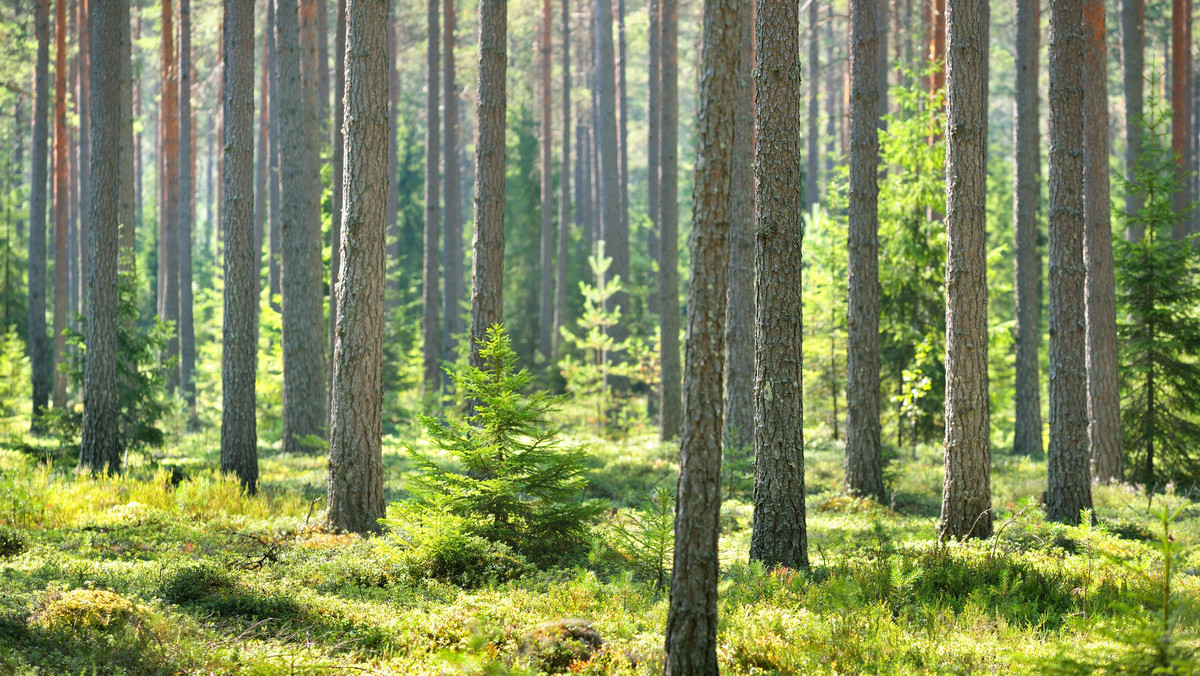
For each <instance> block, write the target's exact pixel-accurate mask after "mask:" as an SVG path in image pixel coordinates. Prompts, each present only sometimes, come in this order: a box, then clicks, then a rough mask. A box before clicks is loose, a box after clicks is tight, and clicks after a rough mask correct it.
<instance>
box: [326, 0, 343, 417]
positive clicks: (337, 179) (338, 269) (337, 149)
mask: <svg viewBox="0 0 1200 676" xmlns="http://www.w3.org/2000/svg"><path fill="white" fill-rule="evenodd" d="M334 25H335V26H336V37H335V39H334V47H335V49H334V54H333V57H334V68H333V72H334V84H333V153H332V154H333V159H332V161H331V165H332V166H331V169H332V171H331V172H330V174H331V176H332V184H333V185H332V186H331V187H332V191H331V192H332V197H333V213H332V214H330V236H329V239H330V247H329V248H330V252H329V354H330V358H331V359H332V355H333V349H334V347H335V346H336V344H337V299H338V293H337V286H338V280H339V279H341V274H342V206H343V203H344V201H345V197H344V193H343V192H342V190H343V188H344V187H345V186H344V184H343V183H342V174H343V173H345V167H346V147H345V145H346V141H345V135H344V134H343V133H342V125H344V124H345V122H346V106H345V105H344V102H343V99H344V97H345V95H346V0H337V16H336V23H335V24H334ZM329 392H330V396H329V404H330V409H329V416H330V420H332V419H333V368H330V369H329Z"/></svg>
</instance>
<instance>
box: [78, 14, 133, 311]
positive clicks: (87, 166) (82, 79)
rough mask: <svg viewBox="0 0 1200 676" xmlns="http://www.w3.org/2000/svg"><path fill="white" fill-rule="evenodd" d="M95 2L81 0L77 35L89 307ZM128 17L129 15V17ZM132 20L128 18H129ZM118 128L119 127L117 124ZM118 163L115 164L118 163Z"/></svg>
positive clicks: (83, 278)
mask: <svg viewBox="0 0 1200 676" xmlns="http://www.w3.org/2000/svg"><path fill="white" fill-rule="evenodd" d="M90 5H91V2H90V0H83V1H82V2H80V3H79V19H78V22H77V30H78V33H77V35H78V36H79V95H78V97H77V98H76V101H78V115H79V164H78V186H79V199H78V202H77V204H79V289H80V302H81V303H82V304H83V307H84V308H86V307H87V295H88V287H87V280H88V275H89V272H88V260H89V259H88V257H89V255H90V253H89V246H90V244H89V242H90V241H91V240H90V230H91V219H90V216H91V214H90V212H91V206H90V204H91V203H90V199H91V194H92V168H91V167H92V129H91V127H92V119H91V80H92V78H91V73H90V72H89V71H90V70H91V60H90V59H89V56H90V55H89V53H88V52H89V51H90V49H91V44H90V40H89V38H90V37H91V32H90V29H89V28H88V24H89V23H90V21H91V18H90V16H89V10H90ZM127 18H128V17H127ZM127 23H128V22H127ZM116 42H117V46H118V48H119V47H120V41H119V40H117V41H116ZM116 58H117V59H118V60H117V61H116V62H115V63H117V64H120V61H119V59H120V56H117V57H116ZM118 110H119V109H118ZM114 129H115V127H114ZM114 166H115V165H114Z"/></svg>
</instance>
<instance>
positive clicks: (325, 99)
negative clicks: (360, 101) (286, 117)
mask: <svg viewBox="0 0 1200 676" xmlns="http://www.w3.org/2000/svg"><path fill="white" fill-rule="evenodd" d="M314 5H315V7H316V12H315V14H316V20H317V24H316V38H317V81H316V94H317V122H318V124H317V128H318V129H320V131H321V139H322V140H321V143H322V145H324V143H325V141H326V140H327V139H329V0H314ZM339 100H340V97H339ZM330 180H331V181H332V182H336V181H337V179H336V178H332V179H330ZM329 288H330V293H332V291H333V287H332V286H331V287H329ZM330 316H331V317H332V316H333V315H330ZM331 323H332V322H331Z"/></svg>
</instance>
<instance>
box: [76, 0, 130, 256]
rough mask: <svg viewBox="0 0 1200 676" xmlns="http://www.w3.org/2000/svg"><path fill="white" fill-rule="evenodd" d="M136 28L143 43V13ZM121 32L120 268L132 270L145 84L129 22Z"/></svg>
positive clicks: (119, 36) (118, 202)
mask: <svg viewBox="0 0 1200 676" xmlns="http://www.w3.org/2000/svg"><path fill="white" fill-rule="evenodd" d="M92 1H94V0H89V2H92ZM134 9H135V6H131V7H130V13H132V12H133V11H134ZM134 27H135V30H136V31H137V36H138V38H139V39H140V38H141V32H142V20H141V13H140V12H139V13H138V17H137V20H136V21H135V23H134ZM118 28H119V29H120V32H119V33H118V40H119V41H120V49H121V126H120V135H121V137H120V145H121V150H120V152H121V158H120V167H119V168H118V171H120V172H121V177H120V191H121V192H120V195H118V201H117V222H118V223H120V224H121V233H120V246H121V253H120V259H119V260H118V261H117V265H118V266H124V265H126V264H128V265H129V266H130V268H131V269H132V268H133V267H134V249H135V248H136V244H137V237H136V235H137V226H138V225H139V223H140V221H141V218H142V172H141V168H142V159H141V158H142V145H141V142H142V137H141V135H140V134H139V135H138V136H137V138H136V140H135V138H134V133H133V121H134V120H135V119H137V117H138V114H135V113H134V106H135V105H136V106H137V109H138V111H139V113H140V110H141V94H142V84H141V79H140V78H136V79H135V78H134V77H133V36H132V34H131V30H130V26H129V21H123V22H121V24H120V26H119V27H118Z"/></svg>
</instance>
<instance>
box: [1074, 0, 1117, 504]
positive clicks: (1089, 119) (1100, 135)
mask: <svg viewBox="0 0 1200 676" xmlns="http://www.w3.org/2000/svg"><path fill="white" fill-rule="evenodd" d="M1083 34H1084V41H1085V46H1084V59H1083V87H1084V91H1083V107H1084V111H1085V112H1084V118H1083V164H1084V174H1083V200H1084V205H1083V208H1084V219H1085V224H1084V227H1085V233H1084V239H1083V263H1084V267H1086V268H1087V281H1086V284H1087V287H1086V289H1087V293H1086V294H1085V295H1084V298H1085V299H1086V302H1085V304H1084V312H1085V315H1086V318H1087V354H1086V361H1087V386H1088V399H1087V412H1088V447H1089V452H1090V455H1091V462H1092V476H1093V477H1095V478H1096V479H1097V480H1099V481H1102V482H1104V483H1109V482H1112V481H1120V480H1121V479H1122V462H1123V454H1122V451H1121V403H1120V396H1121V394H1120V388H1119V385H1120V382H1121V381H1120V377H1119V374H1118V367H1117V309H1116V308H1117V299H1116V281H1115V278H1114V275H1115V273H1114V270H1113V248H1112V221H1111V208H1112V204H1111V202H1110V200H1109V194H1108V82H1107V78H1108V73H1107V68H1106V53H1105V52H1106V50H1105V46H1104V39H1105V26H1104V2H1103V0H1084V2H1083Z"/></svg>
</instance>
